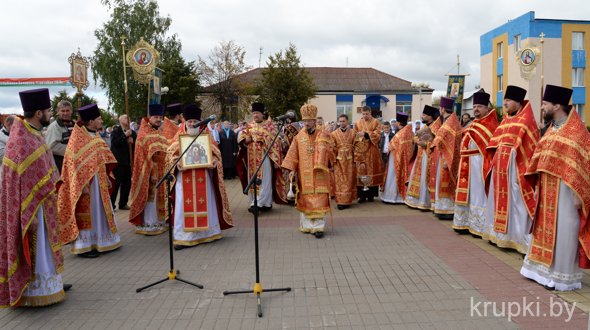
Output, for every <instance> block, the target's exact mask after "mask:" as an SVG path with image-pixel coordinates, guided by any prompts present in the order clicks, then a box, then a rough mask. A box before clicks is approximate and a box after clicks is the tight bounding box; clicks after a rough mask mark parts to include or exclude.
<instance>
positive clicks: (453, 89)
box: [449, 83, 460, 99]
mask: <svg viewBox="0 0 590 330" xmlns="http://www.w3.org/2000/svg"><path fill="white" fill-rule="evenodd" d="M459 85H460V84H459V83H453V84H452V87H451V94H449V97H450V98H452V99H454V98H457V96H459Z"/></svg>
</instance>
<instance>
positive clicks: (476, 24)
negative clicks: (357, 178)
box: [0, 0, 590, 113]
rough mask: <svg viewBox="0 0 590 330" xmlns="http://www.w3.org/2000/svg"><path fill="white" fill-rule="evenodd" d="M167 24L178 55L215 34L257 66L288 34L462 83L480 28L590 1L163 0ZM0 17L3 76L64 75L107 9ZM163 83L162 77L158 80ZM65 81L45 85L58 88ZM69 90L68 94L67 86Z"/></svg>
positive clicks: (370, 61) (403, 73) (10, 8)
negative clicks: (457, 77) (456, 75)
mask: <svg viewBox="0 0 590 330" xmlns="http://www.w3.org/2000/svg"><path fill="white" fill-rule="evenodd" d="M159 4H160V13H161V14H162V15H169V16H170V17H171V18H172V27H171V30H170V32H171V33H177V34H178V36H179V38H180V40H181V41H182V44H183V56H184V57H185V59H187V60H189V61H192V60H195V59H196V57H197V56H198V55H200V56H202V57H206V56H207V55H208V54H209V52H210V50H211V49H212V48H213V47H215V45H216V44H218V43H219V42H220V41H222V40H224V41H227V40H234V41H235V42H236V43H237V44H239V45H241V46H243V47H244V48H245V49H246V52H247V53H246V60H247V63H248V64H249V65H251V66H253V67H257V66H258V60H259V48H260V47H263V54H262V63H263V65H264V62H265V60H266V59H267V58H268V56H269V55H270V54H273V53H275V52H277V51H279V50H282V49H285V48H286V47H287V46H288V45H289V42H293V43H294V44H295V45H296V46H297V49H298V52H299V54H300V55H301V59H302V62H303V63H304V65H306V66H328V67H344V66H346V64H347V59H348V66H349V67H373V68H375V69H378V70H381V71H384V72H386V73H389V74H392V75H394V76H398V77H400V78H403V79H406V80H410V81H415V82H429V83H430V84H431V87H433V88H435V89H437V90H441V91H442V90H443V89H445V88H446V78H445V76H444V75H445V74H447V73H453V72H456V67H455V63H456V56H457V54H460V55H461V72H462V73H469V74H470V76H469V77H468V78H467V83H466V85H467V86H466V89H467V90H470V89H473V88H474V86H475V85H477V84H479V36H480V35H481V34H483V33H485V32H487V31H489V30H491V29H493V28H495V27H496V26H498V25H500V24H503V23H505V22H506V21H508V20H509V19H512V18H515V17H518V16H520V15H522V14H524V13H526V12H528V11H535V13H536V18H549V19H580V20H588V19H590V16H589V15H588V14H587V13H588V12H590V11H589V9H590V5H589V4H588V2H587V0H572V1H554V0H536V1H535V0H519V1H514V0H497V1H493V2H492V1H485V2H484V1H467V0H460V1H448V0H446V1H426V0H413V1H399V0H394V1H385V0H365V1H351V0H339V1H335V0H324V1H322V0H314V1H310V0H299V1H283V0H276V1H270V0H259V1H252V0H201V1H186V0H182V1H181V0H161V1H160V2H159ZM2 7H3V8H2V14H3V15H2V20H0V28H1V31H3V32H2V34H0V41H1V42H0V44H1V45H2V48H1V49H2V50H1V51H0V77H1V78H21V77H56V76H67V75H69V65H68V63H67V58H68V57H69V56H70V54H71V53H73V52H76V51H77V49H78V47H79V48H80V50H81V52H82V54H83V55H85V56H90V55H91V54H92V52H93V51H94V48H95V47H96V39H95V37H94V30H95V29H97V28H98V27H100V26H101V25H102V23H103V22H105V21H106V20H107V19H108V18H109V15H110V13H109V12H108V11H107V8H106V7H103V6H102V5H101V4H100V1H99V0H85V1H79V2H72V1H64V0H54V1H44V0H21V1H10V2H8V1H6V2H5V3H4V5H3V6H2ZM164 85H165V82H164ZM26 88H28V87H0V112H3V113H6V112H20V102H19V99H18V91H19V90H22V89H26ZM63 88H64V87H52V88H51V89H50V91H51V93H52V94H53V93H55V92H57V91H58V90H61V89H63ZM66 89H67V90H68V92H70V93H74V92H75V90H74V89H73V88H71V87H66ZM86 92H87V94H89V95H91V96H94V97H96V98H97V99H98V100H99V103H100V104H99V105H100V106H101V107H106V106H107V101H106V98H105V97H104V94H103V93H102V91H100V90H99V89H98V88H97V87H96V86H94V84H93V83H91V86H90V87H89V88H88V90H87V91H86Z"/></svg>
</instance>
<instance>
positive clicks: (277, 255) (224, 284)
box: [0, 180, 588, 329]
mask: <svg viewBox="0 0 590 330" xmlns="http://www.w3.org/2000/svg"><path fill="white" fill-rule="evenodd" d="M228 188H229V189H228V191H229V198H230V204H231V205H232V210H233V212H234V222H235V224H236V227H235V228H234V229H231V230H228V231H224V232H223V234H224V238H223V239H222V240H220V241H217V242H214V243H210V244H205V245H202V246H197V247H195V248H191V249H186V250H182V251H177V252H175V263H176V264H175V265H176V267H177V268H178V269H180V270H181V277H182V278H184V279H186V280H189V281H193V282H197V283H200V284H203V285H204V286H205V289H203V290H199V289H197V288H193V287H191V286H188V285H186V284H184V283H181V282H178V281H174V282H171V281H168V282H165V283H163V284H160V285H158V286H156V287H153V288H151V289H148V290H146V291H144V292H142V293H136V292H135V289H136V288H138V287H141V286H143V285H145V284H148V283H151V282H153V281H155V280H158V279H161V278H163V277H165V276H166V273H167V270H168V266H169V264H168V248H167V246H168V245H167V235H161V236H157V237H145V236H139V235H135V234H134V233H133V227H132V226H130V225H129V224H128V223H127V221H126V217H127V215H128V213H127V212H121V211H119V212H117V213H116V214H117V218H118V220H119V228H120V231H121V234H122V239H123V242H124V245H123V247H122V248H121V249H120V250H118V251H114V252H111V253H108V254H104V255H101V257H100V258H98V259H82V258H79V257H74V256H72V255H69V253H68V252H66V266H65V271H64V273H63V276H64V278H65V280H66V281H67V282H68V283H72V284H73V285H74V288H73V289H72V290H71V291H70V292H68V297H67V300H66V301H64V302H62V303H60V304H58V305H55V306H52V307H47V308H43V309H22V308H21V309H5V310H0V328H2V329H13V328H14V329H25V328H27V329H28V328H31V329H34V328H43V329H48V328H57V329H119V328H125V329H131V328H137V329H144V328H153V329H156V328H165V329H199V328H201V329H280V328H301V329H306V328H326V327H332V328H339V329H352V328H354V329H357V328H358V329H361V328H368V329H371V328H374V329H391V328H396V329H398V328H399V329H402V328H416V329H421V328H440V329H474V328H481V329H486V328H491V329H498V328H499V329H503V328H509V329H512V328H530V329H533V328H534V329H537V328H544V327H546V328H557V327H560V328H563V329H566V328H580V329H581V328H584V329H585V328H586V327H587V323H588V314H586V313H584V312H582V310H580V309H577V308H576V309H575V311H574V314H573V317H572V319H571V320H569V321H568V322H566V316H565V315H564V314H565V313H562V315H561V316H560V317H549V316H548V315H549V312H550V305H549V303H550V302H551V301H554V302H558V303H559V304H560V306H561V305H562V304H563V300H562V299H561V298H560V297H558V296H556V295H554V294H553V293H552V292H549V291H546V290H545V289H543V288H542V287H541V286H539V285H537V284H535V283H533V282H530V281H528V280H526V279H524V278H522V277H521V276H520V275H519V274H518V270H517V269H518V268H519V263H521V262H522V261H521V257H520V255H518V254H515V253H511V252H507V251H503V250H500V249H498V248H496V247H494V246H491V245H489V244H487V243H485V242H483V241H481V240H479V239H473V238H471V236H461V235H457V234H455V233H454V232H453V231H452V230H450V229H449V223H448V222H439V221H438V220H436V219H435V218H434V217H433V216H432V215H431V214H430V213H422V212H419V211H414V210H410V209H408V208H407V207H405V206H391V205H385V204H382V203H380V202H374V203H369V204H362V205H355V206H354V207H353V208H351V209H348V210H344V211H338V210H334V211H333V223H334V225H335V226H334V227H329V228H328V232H327V234H326V236H325V237H324V238H323V239H321V240H318V239H316V238H314V237H313V236H311V235H305V234H301V233H299V232H298V231H297V228H298V219H299V217H298V213H297V212H296V211H295V210H294V209H293V208H292V207H287V206H282V207H277V206H275V208H274V209H273V210H272V211H271V212H270V213H268V214H263V215H262V216H261V217H260V223H261V228H260V248H261V268H260V270H261V282H262V285H263V287H264V288H267V289H269V288H277V287H287V286H288V287H291V288H292V289H293V291H292V292H268V293H263V295H262V304H263V310H264V317H263V318H258V317H256V299H255V298H254V296H253V295H251V294H247V295H232V296H225V297H224V296H223V295H222V292H223V291H224V290H232V289H250V288H251V287H252V285H253V282H254V279H255V277H254V276H255V273H254V239H253V238H254V236H253V235H254V230H253V226H252V216H251V215H250V214H249V213H247V212H246V208H247V206H248V203H247V200H246V198H245V197H244V196H243V195H242V194H241V192H240V189H239V187H238V181H237V180H233V181H229V182H228ZM584 282H585V283H584V285H585V288H584V289H583V290H580V291H578V292H574V293H567V294H562V295H560V296H561V297H563V298H564V299H566V300H568V301H571V302H576V304H578V305H579V306H581V308H582V309H584V310H586V306H587V301H588V300H585V299H587V296H588V291H587V288H588V284H587V283H586V282H587V278H585V281H584ZM523 298H524V299H526V300H527V302H535V303H536V304H535V305H534V306H535V307H534V311H536V310H537V307H536V306H537V305H538V306H539V307H538V311H539V312H538V314H539V315H538V316H530V315H527V316H526V317H523V316H522V315H521V316H517V317H514V318H512V320H511V322H509V321H508V319H507V317H505V316H497V317H496V316H494V314H493V310H492V309H491V308H488V310H487V316H486V315H483V314H485V313H486V311H485V309H484V308H483V307H482V305H481V304H480V305H477V306H479V309H478V310H477V311H475V310H473V309H472V308H471V306H472V301H473V303H475V304H476V303H477V302H482V304H483V303H484V302H488V303H492V302H494V303H496V307H497V310H496V312H497V313H496V314H501V313H500V312H501V308H502V305H501V303H502V302H520V303H521V305H522V300H523ZM506 306H507V305H506ZM570 306H571V305H570ZM507 312H508V311H506V313H507ZM472 314H473V315H472ZM480 314H482V315H481V316H480ZM543 314H546V316H545V317H543Z"/></svg>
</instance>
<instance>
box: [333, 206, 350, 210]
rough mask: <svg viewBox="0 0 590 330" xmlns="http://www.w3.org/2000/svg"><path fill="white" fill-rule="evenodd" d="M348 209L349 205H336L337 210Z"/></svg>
mask: <svg viewBox="0 0 590 330" xmlns="http://www.w3.org/2000/svg"><path fill="white" fill-rule="evenodd" d="M349 207H350V205H336V208H337V209H339V210H344V209H347V208H349Z"/></svg>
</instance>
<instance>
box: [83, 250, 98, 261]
mask: <svg viewBox="0 0 590 330" xmlns="http://www.w3.org/2000/svg"><path fill="white" fill-rule="evenodd" d="M79 256H80V257H82V258H89V259H93V258H98V256H99V253H98V251H96V250H92V251H88V252H85V253H81V254H79Z"/></svg>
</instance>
